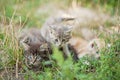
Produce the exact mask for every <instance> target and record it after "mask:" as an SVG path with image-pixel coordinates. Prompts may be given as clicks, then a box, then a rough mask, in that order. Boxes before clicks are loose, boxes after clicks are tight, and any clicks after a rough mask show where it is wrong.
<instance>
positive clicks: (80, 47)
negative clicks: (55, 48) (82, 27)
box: [69, 37, 105, 60]
mask: <svg viewBox="0 0 120 80" xmlns="http://www.w3.org/2000/svg"><path fill="white" fill-rule="evenodd" d="M69 45H70V46H72V47H73V51H72V52H74V54H75V55H76V56H77V57H76V58H75V60H76V59H77V60H78V59H80V58H82V57H84V56H91V57H95V58H99V57H100V53H99V51H100V50H101V49H102V48H103V47H105V42H104V40H102V39H93V40H91V41H90V42H87V41H85V40H84V39H81V38H78V37H77V38H76V37H73V38H71V39H70V41H69Z"/></svg>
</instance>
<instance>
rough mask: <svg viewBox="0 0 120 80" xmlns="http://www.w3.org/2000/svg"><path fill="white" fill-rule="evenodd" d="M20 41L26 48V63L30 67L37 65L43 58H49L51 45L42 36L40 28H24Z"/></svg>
mask: <svg viewBox="0 0 120 80" xmlns="http://www.w3.org/2000/svg"><path fill="white" fill-rule="evenodd" d="M19 43H20V45H21V46H22V47H23V48H24V56H25V63H26V65H27V66H28V67H37V66H40V64H41V62H42V61H43V60H49V55H50V54H51V53H52V51H51V47H50V45H49V43H48V42H46V40H45V39H44V38H43V37H42V36H41V33H40V30H39V29H35V28H31V29H26V30H23V31H22V32H21V35H20V36H19Z"/></svg>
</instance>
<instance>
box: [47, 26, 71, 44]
mask: <svg viewBox="0 0 120 80" xmlns="http://www.w3.org/2000/svg"><path fill="white" fill-rule="evenodd" d="M71 31H72V26H68V25H64V26H63V25H50V26H49V34H48V35H49V38H50V42H51V43H52V44H54V45H56V46H63V45H64V44H66V43H67V42H68V41H69V39H70V38H71Z"/></svg>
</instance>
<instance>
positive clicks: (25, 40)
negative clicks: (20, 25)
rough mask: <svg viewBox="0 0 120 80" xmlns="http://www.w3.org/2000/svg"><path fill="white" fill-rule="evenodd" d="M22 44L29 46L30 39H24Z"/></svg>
mask: <svg viewBox="0 0 120 80" xmlns="http://www.w3.org/2000/svg"><path fill="white" fill-rule="evenodd" d="M23 42H24V43H26V44H27V45H29V44H30V43H31V39H30V38H29V37H26V38H25V39H24V41H23Z"/></svg>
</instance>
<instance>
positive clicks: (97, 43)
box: [87, 39, 105, 58]
mask: <svg viewBox="0 0 120 80" xmlns="http://www.w3.org/2000/svg"><path fill="white" fill-rule="evenodd" d="M103 47H105V42H104V40H102V39H93V40H92V41H91V42H90V43H89V44H88V46H87V49H88V50H89V52H90V53H91V54H93V55H94V56H95V57H96V58H99V57H100V50H101V49H102V48H103Z"/></svg>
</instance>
